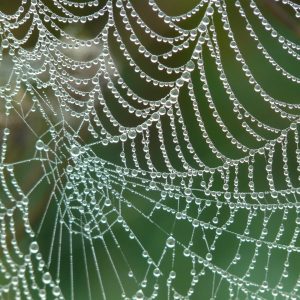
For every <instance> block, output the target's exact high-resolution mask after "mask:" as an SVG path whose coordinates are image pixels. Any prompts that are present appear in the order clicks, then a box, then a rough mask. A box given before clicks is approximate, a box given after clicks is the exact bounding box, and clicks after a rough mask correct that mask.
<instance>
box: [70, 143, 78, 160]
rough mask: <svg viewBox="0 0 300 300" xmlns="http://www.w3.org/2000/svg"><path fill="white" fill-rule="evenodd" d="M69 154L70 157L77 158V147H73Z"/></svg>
mask: <svg viewBox="0 0 300 300" xmlns="http://www.w3.org/2000/svg"><path fill="white" fill-rule="evenodd" d="M71 154H72V156H74V157H77V156H78V155H79V154H80V149H79V147H77V146H75V145H73V146H72V147H71Z"/></svg>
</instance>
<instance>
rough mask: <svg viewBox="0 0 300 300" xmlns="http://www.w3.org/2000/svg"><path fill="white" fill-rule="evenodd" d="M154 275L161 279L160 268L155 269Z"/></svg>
mask: <svg viewBox="0 0 300 300" xmlns="http://www.w3.org/2000/svg"><path fill="white" fill-rule="evenodd" d="M153 275H154V276H155V277H159V276H160V270H159V268H155V269H154V271H153Z"/></svg>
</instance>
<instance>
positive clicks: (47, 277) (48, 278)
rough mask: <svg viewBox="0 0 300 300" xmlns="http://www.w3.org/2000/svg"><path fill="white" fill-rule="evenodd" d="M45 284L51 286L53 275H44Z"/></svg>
mask: <svg viewBox="0 0 300 300" xmlns="http://www.w3.org/2000/svg"><path fill="white" fill-rule="evenodd" d="M43 282H44V283H45V284H49V283H50V282H51V275H50V273H49V272H46V273H45V274H44V275H43Z"/></svg>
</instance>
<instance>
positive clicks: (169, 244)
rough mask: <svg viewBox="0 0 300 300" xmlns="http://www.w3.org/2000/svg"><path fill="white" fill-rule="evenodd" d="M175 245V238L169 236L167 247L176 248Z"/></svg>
mask: <svg viewBox="0 0 300 300" xmlns="http://www.w3.org/2000/svg"><path fill="white" fill-rule="evenodd" d="M174 246H175V239H174V238H173V237H172V236H170V237H168V239H167V247H169V248H174Z"/></svg>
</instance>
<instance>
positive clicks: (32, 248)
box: [30, 242, 39, 253]
mask: <svg viewBox="0 0 300 300" xmlns="http://www.w3.org/2000/svg"><path fill="white" fill-rule="evenodd" d="M38 251H39V245H38V243H37V242H32V243H31V244H30V252H31V253H37V252H38Z"/></svg>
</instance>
